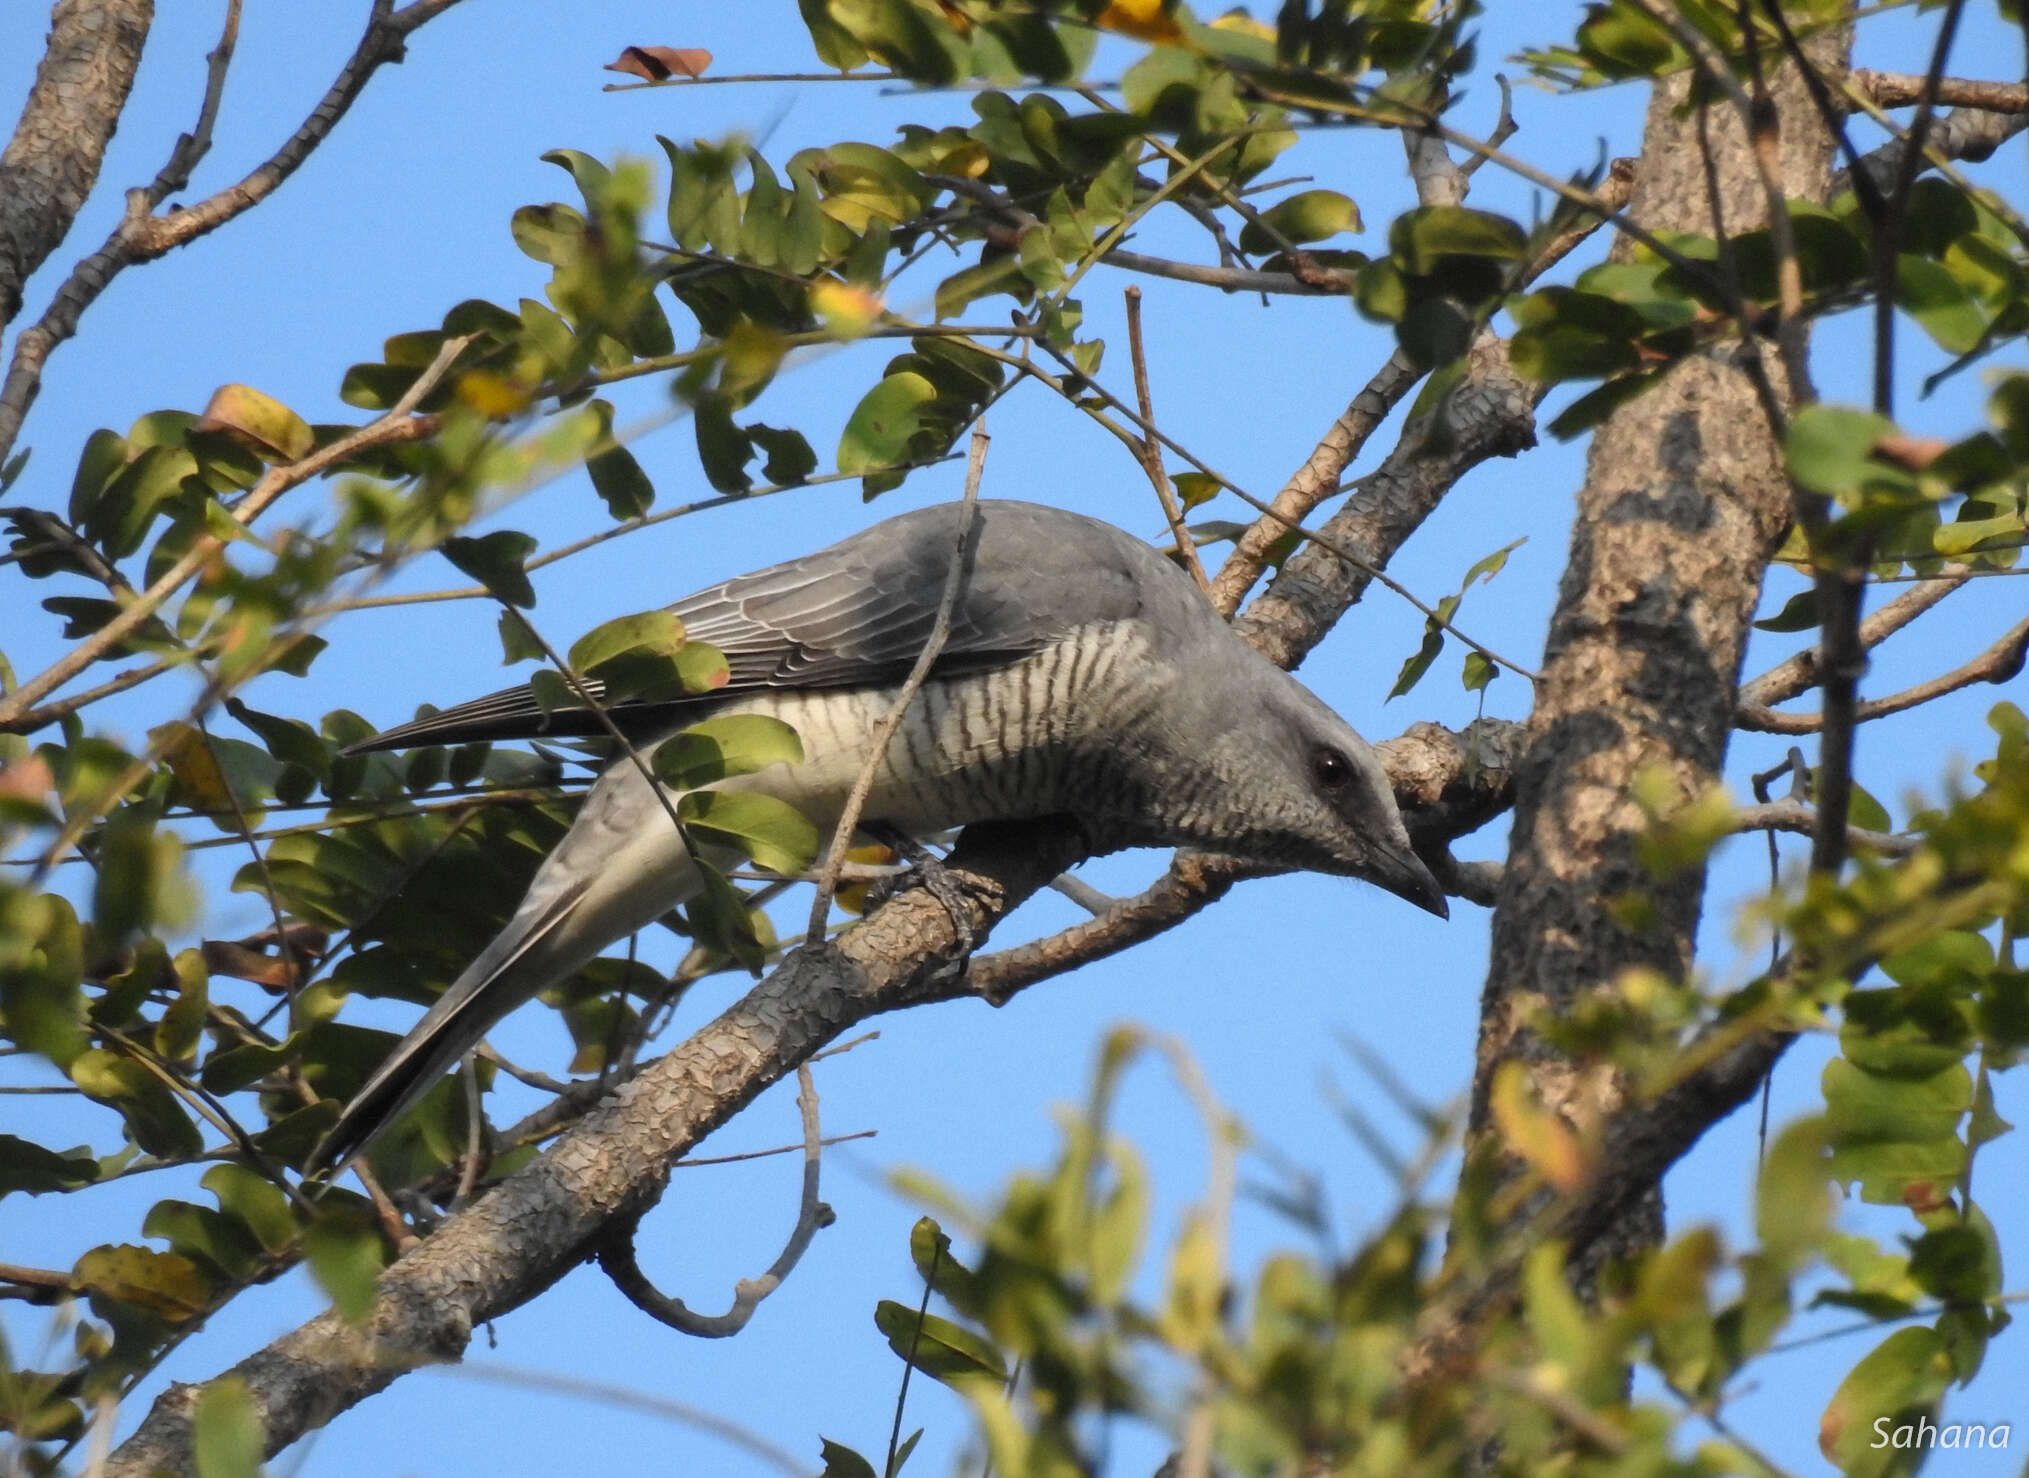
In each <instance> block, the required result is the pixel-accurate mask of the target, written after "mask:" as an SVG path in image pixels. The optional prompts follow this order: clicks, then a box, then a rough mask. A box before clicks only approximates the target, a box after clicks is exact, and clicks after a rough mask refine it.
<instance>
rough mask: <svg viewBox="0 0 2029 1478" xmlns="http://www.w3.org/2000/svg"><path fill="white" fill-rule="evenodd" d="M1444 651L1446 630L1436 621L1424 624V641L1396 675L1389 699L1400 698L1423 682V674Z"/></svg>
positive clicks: (1389, 690)
mask: <svg viewBox="0 0 2029 1478" xmlns="http://www.w3.org/2000/svg"><path fill="white" fill-rule="evenodd" d="M1443 650H1444V628H1443V627H1442V626H1439V625H1438V624H1437V623H1436V622H1435V621H1425V622H1424V623H1423V641H1422V643H1421V644H1420V645H1418V647H1417V648H1416V650H1415V651H1414V652H1411V653H1410V654H1409V657H1408V659H1407V660H1406V661H1404V662H1403V664H1402V670H1401V671H1400V672H1398V673H1396V674H1395V686H1394V687H1392V688H1390V689H1388V697H1389V698H1391V699H1392V698H1400V697H1401V696H1402V695H1403V694H1404V693H1406V692H1408V691H1409V690H1410V689H1411V688H1413V687H1415V686H1416V685H1417V684H1418V683H1420V682H1421V681H1423V674H1424V673H1426V672H1428V671H1430V664H1431V663H1433V662H1435V661H1436V660H1437V656H1438V654H1439V653H1440V652H1442V651H1443Z"/></svg>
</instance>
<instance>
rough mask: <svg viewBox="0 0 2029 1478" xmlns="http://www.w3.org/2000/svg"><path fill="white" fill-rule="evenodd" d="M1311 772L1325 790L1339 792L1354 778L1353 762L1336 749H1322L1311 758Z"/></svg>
mask: <svg viewBox="0 0 2029 1478" xmlns="http://www.w3.org/2000/svg"><path fill="white" fill-rule="evenodd" d="M1310 772H1311V774H1312V775H1314V776H1316V777H1317V783H1318V785H1319V786H1321V787H1322V788H1323V789H1325V790H1337V789H1339V788H1340V787H1341V786H1343V785H1345V784H1346V782H1347V781H1349V780H1351V779H1352V778H1353V762H1352V761H1351V760H1349V759H1347V758H1346V757H1345V756H1344V755H1342V754H1340V753H1339V752H1338V751H1337V750H1336V749H1320V750H1319V751H1318V752H1317V753H1316V754H1314V755H1312V756H1311V760H1310Z"/></svg>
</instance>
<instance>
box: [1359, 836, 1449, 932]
mask: <svg viewBox="0 0 2029 1478" xmlns="http://www.w3.org/2000/svg"><path fill="white" fill-rule="evenodd" d="M1367 877H1368V878H1369V879H1370V880H1372V881H1373V882H1375V883H1377V884H1379V885H1380V886H1381V887H1383V888H1386V889H1387V890H1388V891H1389V892H1390V893H1393V894H1394V895H1395V896H1396V897H1397V898H1402V899H1406V900H1407V901H1409V902H1410V903H1413V904H1415V905H1416V906H1417V907H1418V908H1420V909H1423V910H1424V911H1425V912H1427V913H1434V914H1436V915H1437V916H1438V917H1439V918H1440V919H1448V918H1450V917H1451V905H1450V904H1449V903H1447V902H1446V901H1445V897H1444V888H1443V886H1442V885H1441V884H1440V883H1439V882H1438V881H1437V878H1436V876H1435V875H1434V874H1433V873H1432V872H1431V871H1430V869H1429V868H1427V867H1425V866H1424V865H1423V859H1422V858H1421V857H1418V856H1417V855H1416V854H1415V853H1414V852H1412V851H1410V850H1409V849H1407V848H1406V847H1405V848H1404V849H1402V850H1401V851H1399V852H1395V851H1388V852H1381V853H1378V854H1377V855H1376V856H1375V858H1374V860H1373V863H1372V866H1371V870H1370V871H1369V872H1368V873H1367Z"/></svg>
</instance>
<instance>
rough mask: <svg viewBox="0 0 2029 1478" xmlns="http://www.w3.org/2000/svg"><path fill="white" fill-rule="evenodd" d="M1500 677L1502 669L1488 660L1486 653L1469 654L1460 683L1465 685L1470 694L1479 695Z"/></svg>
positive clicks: (1460, 676)
mask: <svg viewBox="0 0 2029 1478" xmlns="http://www.w3.org/2000/svg"><path fill="white" fill-rule="evenodd" d="M1500 675H1501V670H1500V668H1498V667H1496V666H1495V665H1494V664H1493V663H1492V662H1491V661H1490V660H1488V658H1487V656H1486V654H1485V653H1483V652H1467V653H1466V654H1465V666H1464V667H1463V669H1461V671H1460V672H1459V681H1460V682H1461V683H1462V684H1464V686H1465V690H1466V691H1467V692H1468V693H1478V692H1481V691H1483V690H1484V689H1485V688H1486V686H1487V684H1488V683H1490V682H1492V681H1493V680H1494V679H1495V678H1497V677H1499V676H1500Z"/></svg>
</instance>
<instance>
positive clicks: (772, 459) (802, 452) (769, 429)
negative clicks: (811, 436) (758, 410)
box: [741, 421, 817, 487]
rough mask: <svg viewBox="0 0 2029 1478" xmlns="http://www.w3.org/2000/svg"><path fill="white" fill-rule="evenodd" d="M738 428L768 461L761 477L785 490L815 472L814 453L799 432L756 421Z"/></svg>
mask: <svg viewBox="0 0 2029 1478" xmlns="http://www.w3.org/2000/svg"><path fill="white" fill-rule="evenodd" d="M741 429H742V430H744V431H745V432H746V433H747V440H748V441H750V442H752V443H753V444H754V445H755V446H757V447H759V448H760V449H761V453H762V455H763V456H765V457H766V458H767V461H766V462H764V463H763V464H762V466H761V475H762V476H764V477H766V478H767V479H768V481H770V482H772V483H775V484H776V485H778V486H783V487H786V486H788V485H790V484H792V483H799V482H802V481H803V480H804V479H805V478H806V477H808V476H810V474H811V473H813V472H815V471H816V470H817V453H816V452H814V451H812V450H811V449H810V443H809V442H808V441H807V440H805V439H804V435H803V433H802V432H801V431H797V430H794V429H793V428H787V427H785V428H781V429H777V428H776V427H774V426H764V425H762V424H761V423H760V422H758V421H757V422H755V423H754V424H753V425H751V426H746V427H743V428H741Z"/></svg>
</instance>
